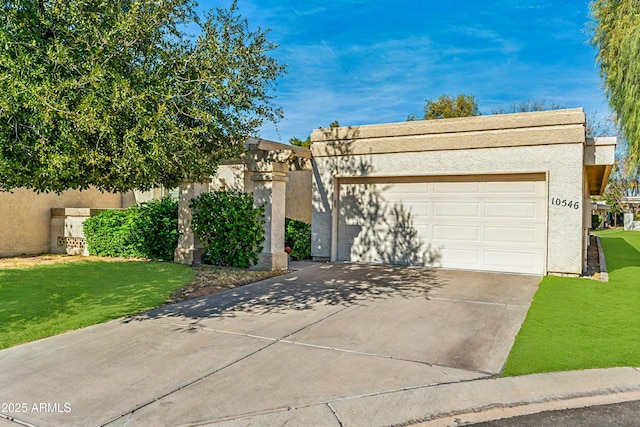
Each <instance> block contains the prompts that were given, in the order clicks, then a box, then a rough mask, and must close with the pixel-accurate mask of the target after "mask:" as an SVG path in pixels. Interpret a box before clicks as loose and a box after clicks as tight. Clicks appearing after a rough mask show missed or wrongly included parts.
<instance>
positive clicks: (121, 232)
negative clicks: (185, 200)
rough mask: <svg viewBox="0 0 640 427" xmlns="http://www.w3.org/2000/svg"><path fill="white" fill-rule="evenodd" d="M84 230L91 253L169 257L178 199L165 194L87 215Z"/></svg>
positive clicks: (173, 246) (174, 240)
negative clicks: (157, 197) (135, 204)
mask: <svg viewBox="0 0 640 427" xmlns="http://www.w3.org/2000/svg"><path fill="white" fill-rule="evenodd" d="M84 233H85V237H86V238H87V245H88V247H89V253H90V254H91V255H98V256H118V257H137V258H152V259H166V260H170V259H173V251H174V250H175V249H176V246H177V245H178V238H179V235H180V233H179V232H178V202H177V201H175V200H171V199H170V198H169V197H165V198H162V199H158V200H152V201H150V202H145V203H142V204H140V205H139V206H134V207H131V208H129V209H127V210H108V211H104V212H101V213H99V214H98V215H96V216H94V217H91V218H88V219H87V220H86V221H85V222H84Z"/></svg>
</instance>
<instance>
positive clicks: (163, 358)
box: [0, 264, 540, 426]
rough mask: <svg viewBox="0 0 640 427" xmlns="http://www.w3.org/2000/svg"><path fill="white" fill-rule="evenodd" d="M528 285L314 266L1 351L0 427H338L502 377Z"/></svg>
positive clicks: (477, 276)
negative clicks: (398, 403)
mask: <svg viewBox="0 0 640 427" xmlns="http://www.w3.org/2000/svg"><path fill="white" fill-rule="evenodd" d="M539 281H540V278H539V277H533V276H522V275H509V274H491V273H477V272H463V271H445V270H438V271H430V270H426V269H422V268H412V267H388V266H366V265H358V264H313V265H311V266H306V267H305V268H303V269H301V270H299V271H296V272H294V273H291V274H288V275H285V276H280V277H277V278H273V279H270V280H266V281H263V282H259V283H256V284H253V285H249V286H245V287H242V288H239V289H236V290H231V291H226V292H223V293H220V294H216V295H211V296H208V297H205V298H200V299H197V300H192V301H187V302H183V303H180V304H176V305H171V306H165V307H161V308H159V309H157V310H154V311H151V312H148V313H145V314H143V315H139V316H136V317H134V318H129V319H120V320H116V321H112V322H109V323H106V324H101V325H96V326H92V327H89V328H85V329H82V330H78V331H73V332H69V333H66V334H62V335H59V336H55V337H52V338H48V339H44V340H40V341H37V342H33V343H29V344H25V345H21V346H17V347H13V348H10V349H6V350H2V351H0V403H2V404H3V405H4V404H5V403H14V405H13V406H11V407H9V406H6V405H5V406H4V407H2V408H0V413H1V414H3V417H2V418H0V426H4V424H3V422H5V423H7V425H14V424H13V423H10V422H8V421H7V419H9V418H15V419H16V420H22V421H25V422H26V423H27V424H26V425H36V426H45V425H46V426H52V425H61V426H68V425H92V426H98V425H99V426H102V425H109V426H120V425H128V426H136V425H144V426H146V425H149V426H161V425H172V426H173V425H283V424H286V423H291V424H293V425H300V424H307V425H311V424H313V425H340V422H342V424H343V425H349V423H348V422H346V421H345V420H347V419H348V418H349V414H348V413H346V412H348V411H349V410H350V409H347V408H348V405H347V406H345V402H347V403H348V402H356V401H357V399H358V398H359V397H363V396H371V395H384V394H385V393H388V392H392V391H397V390H411V389H415V388H419V387H428V386H432V385H436V384H447V383H455V382H461V381H469V380H474V379H479V378H485V377H488V376H492V375H494V374H497V373H499V372H500V371H501V369H502V367H503V364H504V362H505V359H506V357H507V355H508V353H509V350H510V348H511V345H512V344H513V339H514V337H515V335H516V333H517V332H518V330H519V328H520V325H521V323H522V321H523V320H524V318H525V315H526V312H527V310H528V307H529V304H530V301H531V299H532V297H533V294H534V293H535V291H536V289H537V287H538V283H539ZM15 404H20V407H19V408H18V409H17V410H16V408H17V406H16V405H15ZM23 404H24V405H23ZM10 410H11V411H10ZM342 411H345V412H344V413H343V412H342ZM369 415H371V414H369Z"/></svg>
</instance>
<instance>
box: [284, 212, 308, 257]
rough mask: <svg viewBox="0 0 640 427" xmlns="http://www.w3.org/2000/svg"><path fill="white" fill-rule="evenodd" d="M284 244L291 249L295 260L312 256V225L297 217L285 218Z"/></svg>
mask: <svg viewBox="0 0 640 427" xmlns="http://www.w3.org/2000/svg"><path fill="white" fill-rule="evenodd" d="M284 244H285V246H288V247H289V248H290V249H291V252H290V254H289V255H291V258H292V259H294V260H301V259H309V258H311V225H310V224H307V223H306V222H302V221H298V220H295V219H290V218H286V219H285V232H284Z"/></svg>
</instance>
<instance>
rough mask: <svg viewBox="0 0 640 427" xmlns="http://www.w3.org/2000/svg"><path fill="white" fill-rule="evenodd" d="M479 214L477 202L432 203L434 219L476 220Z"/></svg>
mask: <svg viewBox="0 0 640 427" xmlns="http://www.w3.org/2000/svg"><path fill="white" fill-rule="evenodd" d="M479 214H480V203H479V202H471V203H467V202H440V201H436V202H434V203H433V216H434V218H449V217H458V218H465V217H468V218H477V217H478V215H479Z"/></svg>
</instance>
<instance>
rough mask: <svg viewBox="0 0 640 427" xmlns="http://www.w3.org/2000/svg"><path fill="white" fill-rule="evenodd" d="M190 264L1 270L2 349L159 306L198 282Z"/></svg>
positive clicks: (102, 263) (107, 264)
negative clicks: (168, 298)
mask: <svg viewBox="0 0 640 427" xmlns="http://www.w3.org/2000/svg"><path fill="white" fill-rule="evenodd" d="M193 274H194V273H193V270H192V269H191V268H189V267H187V266H184V265H179V264H173V263H161V262H107V261H86V262H74V263H70V264H53V265H42V266H34V267H28V268H11V269H3V270H0V325H2V327H1V328H0V348H6V347H10V346H12V345H16V344H20V343H23V342H27V341H33V340H36V339H40V338H44V337H48V336H51V335H55V334H58V333H61V332H64V331H69V330H72V329H77V328H82V327H85V326H88V325H93V324H96V323H101V322H105V321H107V320H111V319H116V318H118V317H120V316H124V315H127V314H131V313H135V312H137V311H141V310H146V309H150V308H153V307H156V306H158V305H160V304H162V303H163V302H165V301H166V299H167V297H168V296H169V294H170V293H171V291H172V290H174V289H177V288H180V287H182V286H184V285H185V284H188V283H190V282H191V281H193Z"/></svg>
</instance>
